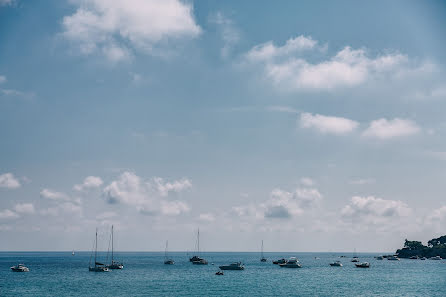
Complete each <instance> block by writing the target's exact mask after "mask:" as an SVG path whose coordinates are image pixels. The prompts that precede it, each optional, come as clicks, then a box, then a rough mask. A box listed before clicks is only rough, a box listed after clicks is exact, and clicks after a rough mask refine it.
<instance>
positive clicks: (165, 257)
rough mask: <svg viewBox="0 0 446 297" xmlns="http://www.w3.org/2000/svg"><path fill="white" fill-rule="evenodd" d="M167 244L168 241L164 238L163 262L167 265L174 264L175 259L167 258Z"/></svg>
mask: <svg viewBox="0 0 446 297" xmlns="http://www.w3.org/2000/svg"><path fill="white" fill-rule="evenodd" d="M168 245H169V241H168V240H166V250H165V252H164V264H167V265H173V264H175V261H174V260H172V259H169V258H168V257H167V247H168Z"/></svg>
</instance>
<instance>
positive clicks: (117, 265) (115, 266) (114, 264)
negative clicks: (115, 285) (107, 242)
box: [107, 225, 124, 269]
mask: <svg viewBox="0 0 446 297" xmlns="http://www.w3.org/2000/svg"><path fill="white" fill-rule="evenodd" d="M111 246H112V250H111V263H110V264H109V265H107V268H109V269H123V268H124V264H122V262H117V261H115V258H114V247H113V225H112V229H111Z"/></svg>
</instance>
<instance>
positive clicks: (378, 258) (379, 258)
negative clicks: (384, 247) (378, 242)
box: [375, 256, 384, 260]
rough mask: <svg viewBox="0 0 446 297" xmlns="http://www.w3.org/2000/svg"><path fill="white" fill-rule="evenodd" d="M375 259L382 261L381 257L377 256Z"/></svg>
mask: <svg viewBox="0 0 446 297" xmlns="http://www.w3.org/2000/svg"><path fill="white" fill-rule="evenodd" d="M375 259H376V260H384V257H383V256H377V257H375Z"/></svg>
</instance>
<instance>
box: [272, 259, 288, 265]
mask: <svg viewBox="0 0 446 297" xmlns="http://www.w3.org/2000/svg"><path fill="white" fill-rule="evenodd" d="M285 263H286V260H285V259H284V258H282V259H279V260H276V261H273V264H285Z"/></svg>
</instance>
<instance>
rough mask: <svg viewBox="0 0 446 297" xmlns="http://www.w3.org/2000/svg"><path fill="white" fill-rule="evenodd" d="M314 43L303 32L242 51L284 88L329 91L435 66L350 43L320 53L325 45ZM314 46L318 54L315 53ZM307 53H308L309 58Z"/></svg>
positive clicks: (431, 69)
mask: <svg viewBox="0 0 446 297" xmlns="http://www.w3.org/2000/svg"><path fill="white" fill-rule="evenodd" d="M317 44H318V42H317V41H316V40H313V39H312V38H311V37H305V36H299V37H297V38H291V39H289V40H288V41H287V42H286V44H285V45H283V46H276V45H274V43H273V42H272V41H269V42H267V43H264V44H260V45H256V46H254V47H253V48H252V49H251V50H250V51H248V52H247V53H246V54H245V55H244V60H245V61H246V62H248V64H251V65H257V66H259V67H260V69H261V70H262V73H263V75H264V77H265V79H266V80H268V81H270V82H271V83H272V84H273V85H274V86H275V87H277V88H278V89H279V90H286V91H297V90H307V91H310V90H325V91H331V90H334V89H338V88H351V87H356V86H359V85H362V84H365V83H366V82H371V81H378V80H380V81H385V82H387V81H389V79H395V80H401V79H403V78H408V77H411V76H414V75H415V74H417V73H426V72H427V71H429V72H432V71H433V70H434V67H432V66H431V67H427V66H426V65H427V64H429V63H425V64H421V63H418V64H421V66H420V65H416V64H417V63H415V62H413V61H410V60H409V58H408V57H407V56H406V55H403V54H400V53H397V52H395V53H386V54H382V55H377V56H371V55H370V54H368V52H367V50H366V49H353V48H351V47H350V46H345V47H344V48H343V49H341V50H340V51H338V52H337V53H336V54H335V55H334V56H331V57H323V56H322V57H320V56H321V55H320V53H324V52H325V51H324V49H326V48H324V47H319V46H317ZM304 50H306V51H304ZM315 50H317V52H318V55H316V56H318V57H319V58H317V57H315V55H314V53H315ZM307 54H310V55H309V56H308V58H307V57H306V55H307ZM311 54H312V55H311ZM324 55H326V54H325V53H324ZM310 59H311V60H310ZM256 70H257V69H256Z"/></svg>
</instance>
